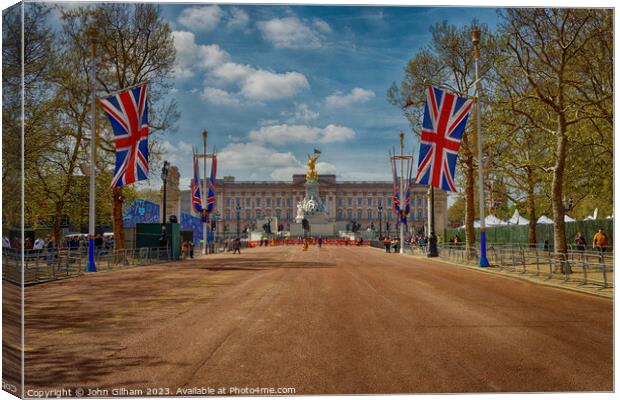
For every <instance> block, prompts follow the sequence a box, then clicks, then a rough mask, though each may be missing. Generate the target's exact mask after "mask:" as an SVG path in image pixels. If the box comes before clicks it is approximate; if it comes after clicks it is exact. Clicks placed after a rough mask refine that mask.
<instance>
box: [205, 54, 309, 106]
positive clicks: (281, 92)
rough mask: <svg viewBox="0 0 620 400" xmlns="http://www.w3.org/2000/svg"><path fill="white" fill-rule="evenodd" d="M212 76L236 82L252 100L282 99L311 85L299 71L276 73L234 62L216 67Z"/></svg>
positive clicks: (223, 81) (224, 82)
mask: <svg viewBox="0 0 620 400" xmlns="http://www.w3.org/2000/svg"><path fill="white" fill-rule="evenodd" d="M212 77H214V78H216V79H218V80H219V82H220V83H223V84H231V83H236V84H237V85H238V86H239V92H240V94H241V95H242V96H244V97H245V98H247V99H251V100H274V99H281V98H284V97H290V96H293V95H294V94H296V93H297V92H299V91H300V90H302V89H307V88H309V87H310V84H309V83H308V79H306V76H305V75H304V74H302V73H299V72H284V73H276V72H271V71H267V70H263V69H256V68H254V67H251V66H249V65H241V64H236V63H233V62H227V63H224V64H222V65H220V66H218V67H216V68H215V69H214V70H213V73H212Z"/></svg>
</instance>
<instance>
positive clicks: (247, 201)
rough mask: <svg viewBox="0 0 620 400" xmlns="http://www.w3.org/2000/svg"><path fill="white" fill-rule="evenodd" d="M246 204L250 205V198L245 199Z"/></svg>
mask: <svg viewBox="0 0 620 400" xmlns="http://www.w3.org/2000/svg"><path fill="white" fill-rule="evenodd" d="M245 206H246V207H250V199H245Z"/></svg>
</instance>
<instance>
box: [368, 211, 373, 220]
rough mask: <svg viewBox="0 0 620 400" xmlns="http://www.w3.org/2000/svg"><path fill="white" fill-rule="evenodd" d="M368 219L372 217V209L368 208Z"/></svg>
mask: <svg viewBox="0 0 620 400" xmlns="http://www.w3.org/2000/svg"><path fill="white" fill-rule="evenodd" d="M368 219H372V211H370V210H368Z"/></svg>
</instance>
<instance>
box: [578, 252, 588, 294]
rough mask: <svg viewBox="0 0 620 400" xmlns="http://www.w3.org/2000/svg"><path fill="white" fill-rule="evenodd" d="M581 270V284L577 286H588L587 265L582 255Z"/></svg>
mask: <svg viewBox="0 0 620 400" xmlns="http://www.w3.org/2000/svg"><path fill="white" fill-rule="evenodd" d="M581 268H582V269H583V283H582V284H581V285H579V286H582V285H587V284H588V263H587V262H586V260H585V257H584V255H583V254H582V255H581Z"/></svg>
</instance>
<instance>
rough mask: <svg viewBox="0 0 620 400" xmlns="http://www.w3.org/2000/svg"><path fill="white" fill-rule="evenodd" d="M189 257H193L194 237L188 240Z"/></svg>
mask: <svg viewBox="0 0 620 400" xmlns="http://www.w3.org/2000/svg"><path fill="white" fill-rule="evenodd" d="M189 258H191V259H193V258H194V239H191V240H190V241H189Z"/></svg>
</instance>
